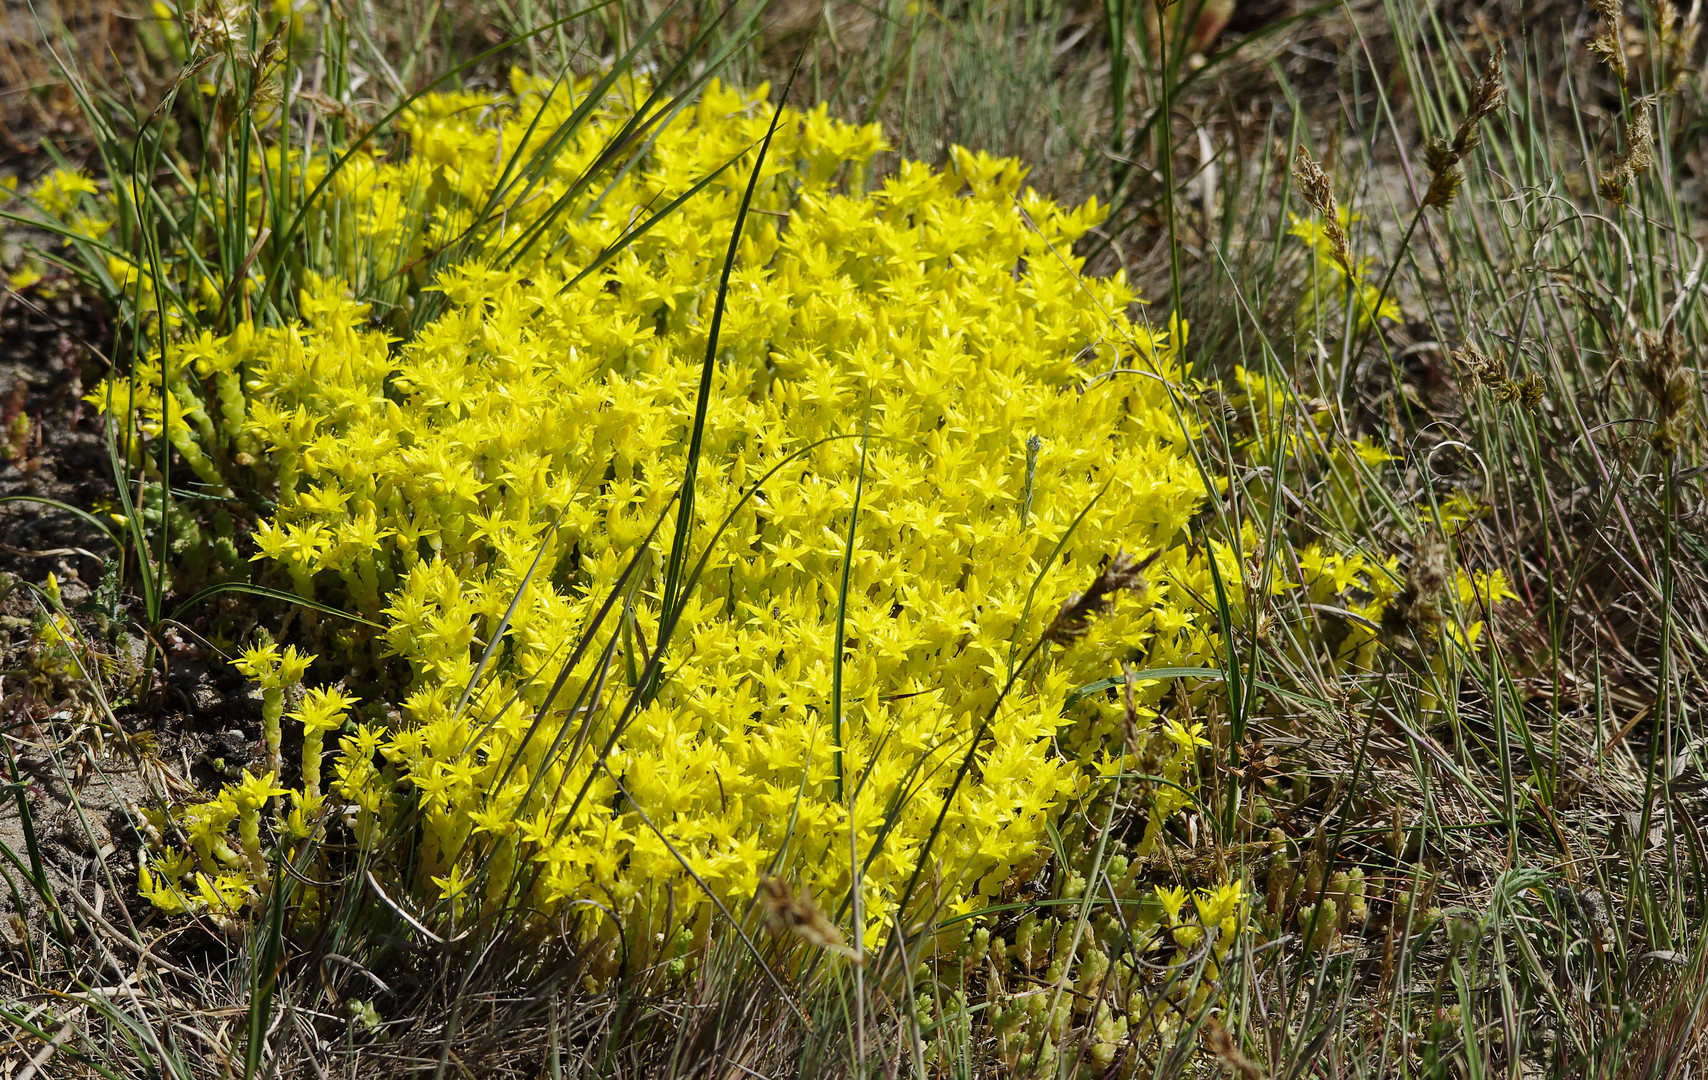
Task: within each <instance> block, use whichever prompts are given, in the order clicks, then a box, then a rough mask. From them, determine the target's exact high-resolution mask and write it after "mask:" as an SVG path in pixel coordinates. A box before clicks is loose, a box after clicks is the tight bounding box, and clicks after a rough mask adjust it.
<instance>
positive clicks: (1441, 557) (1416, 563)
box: [1411, 529, 1447, 596]
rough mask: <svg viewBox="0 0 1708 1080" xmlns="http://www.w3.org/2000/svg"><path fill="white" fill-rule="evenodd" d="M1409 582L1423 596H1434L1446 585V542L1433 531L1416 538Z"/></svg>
mask: <svg viewBox="0 0 1708 1080" xmlns="http://www.w3.org/2000/svg"><path fill="white" fill-rule="evenodd" d="M1411 580H1412V583H1413V584H1415V585H1416V586H1417V590H1418V592H1419V593H1420V594H1422V595H1424V596H1434V595H1435V594H1436V593H1439V592H1440V591H1441V590H1442V588H1443V587H1444V586H1445V585H1446V584H1447V542H1446V541H1445V540H1443V539H1442V538H1441V534H1440V533H1439V532H1437V531H1436V530H1434V529H1430V530H1429V531H1428V532H1426V533H1424V534H1423V536H1421V537H1419V538H1418V542H1417V555H1416V556H1415V558H1414V560H1413V565H1412V572H1411Z"/></svg>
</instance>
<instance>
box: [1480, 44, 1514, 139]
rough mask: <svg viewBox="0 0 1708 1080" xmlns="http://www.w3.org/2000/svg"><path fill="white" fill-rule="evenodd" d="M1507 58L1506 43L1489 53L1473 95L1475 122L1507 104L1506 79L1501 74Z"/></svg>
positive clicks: (1491, 114)
mask: <svg viewBox="0 0 1708 1080" xmlns="http://www.w3.org/2000/svg"><path fill="white" fill-rule="evenodd" d="M1505 59H1506V46H1505V45H1496V46H1495V49H1494V51H1493V52H1491V53H1489V59H1488V62H1487V63H1485V64H1484V65H1483V77H1482V78H1481V79H1479V80H1477V88H1476V91H1475V92H1474V93H1473V94H1472V95H1471V121H1472V122H1473V123H1474V122H1476V121H1478V120H1482V119H1483V118H1484V117H1488V116H1493V115H1494V114H1495V113H1497V112H1499V111H1500V110H1501V109H1502V108H1503V107H1504V106H1505V105H1506V80H1505V79H1504V78H1503V77H1502V75H1501V66H1502V62H1503V61H1504V60H1505Z"/></svg>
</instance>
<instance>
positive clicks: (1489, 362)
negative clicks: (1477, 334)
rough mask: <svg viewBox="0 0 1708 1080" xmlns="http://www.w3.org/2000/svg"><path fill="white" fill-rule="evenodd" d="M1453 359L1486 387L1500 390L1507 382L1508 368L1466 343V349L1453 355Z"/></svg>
mask: <svg viewBox="0 0 1708 1080" xmlns="http://www.w3.org/2000/svg"><path fill="white" fill-rule="evenodd" d="M1453 359H1455V360H1457V361H1459V363H1460V364H1463V365H1464V367H1465V370H1467V371H1469V372H1470V374H1471V377H1472V378H1473V379H1475V380H1477V382H1479V383H1481V384H1482V385H1484V386H1487V387H1490V388H1494V389H1498V388H1499V387H1500V386H1501V385H1502V384H1503V383H1505V382H1506V368H1505V367H1503V366H1502V365H1501V363H1500V361H1498V360H1496V359H1494V358H1493V357H1491V356H1489V355H1488V354H1487V353H1485V352H1483V350H1481V349H1479V348H1477V347H1476V346H1475V345H1472V344H1471V343H1470V342H1466V343H1465V347H1464V348H1463V349H1460V350H1459V351H1457V352H1455V353H1454V354H1453Z"/></svg>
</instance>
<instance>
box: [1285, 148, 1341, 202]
mask: <svg viewBox="0 0 1708 1080" xmlns="http://www.w3.org/2000/svg"><path fill="white" fill-rule="evenodd" d="M1293 179H1294V180H1295V181H1296V182H1297V183H1298V185H1299V194H1300V195H1302V196H1304V199H1305V202H1307V203H1309V204H1310V207H1311V209H1313V210H1315V211H1316V212H1317V213H1319V214H1328V215H1329V216H1331V217H1338V216H1339V214H1338V207H1337V206H1336V205H1335V200H1334V185H1333V184H1332V183H1331V182H1330V181H1329V178H1328V173H1326V172H1324V171H1323V167H1322V165H1320V164H1319V163H1318V162H1317V161H1316V159H1315V158H1313V157H1311V152H1310V151H1309V150H1306V149H1305V144H1304V143H1300V144H1299V148H1298V149H1297V150H1296V151H1294V153H1293Z"/></svg>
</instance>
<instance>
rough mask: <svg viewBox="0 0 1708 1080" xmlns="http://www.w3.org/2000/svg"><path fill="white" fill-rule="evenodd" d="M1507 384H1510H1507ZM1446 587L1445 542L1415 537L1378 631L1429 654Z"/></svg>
mask: <svg viewBox="0 0 1708 1080" xmlns="http://www.w3.org/2000/svg"><path fill="white" fill-rule="evenodd" d="M1508 385H1510V384H1508ZM1446 584H1447V542H1446V541H1445V540H1443V539H1442V537H1441V534H1440V533H1439V532H1437V531H1435V530H1434V529H1433V528H1432V529H1430V530H1429V531H1428V532H1426V533H1424V534H1423V535H1422V536H1420V537H1419V538H1418V541H1417V550H1416V551H1415V552H1413V554H1412V561H1411V572H1410V573H1409V574H1407V575H1406V587H1405V588H1404V589H1403V590H1402V591H1401V592H1400V594H1399V595H1398V596H1396V597H1394V600H1393V602H1392V603H1391V604H1389V605H1388V608H1387V610H1386V611H1384V612H1383V613H1382V628H1383V629H1384V630H1386V631H1387V632H1388V633H1389V634H1390V635H1392V636H1394V637H1409V638H1411V639H1412V641H1414V642H1416V644H1417V645H1418V647H1420V648H1421V649H1422V650H1423V651H1425V652H1428V651H1430V650H1431V649H1432V648H1433V646H1434V642H1435V637H1436V632H1437V631H1438V630H1439V629H1440V628H1441V621H1442V616H1441V600H1440V597H1441V590H1442V589H1443V588H1444V587H1445V586H1446Z"/></svg>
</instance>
